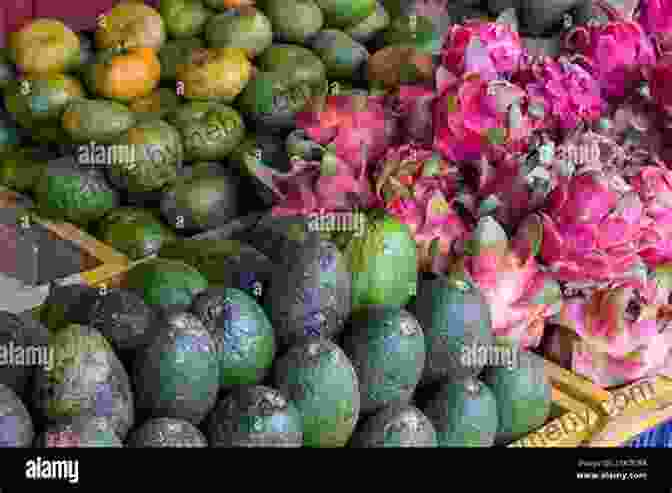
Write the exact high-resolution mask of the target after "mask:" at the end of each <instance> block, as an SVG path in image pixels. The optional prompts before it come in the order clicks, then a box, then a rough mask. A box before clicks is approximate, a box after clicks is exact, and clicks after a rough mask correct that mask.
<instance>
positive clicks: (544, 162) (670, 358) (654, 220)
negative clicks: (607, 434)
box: [274, 0, 672, 387]
mask: <svg viewBox="0 0 672 493" xmlns="http://www.w3.org/2000/svg"><path fill="white" fill-rule="evenodd" d="M601 6H602V8H603V9H604V10H605V11H606V13H607V14H608V16H609V19H608V21H607V22H604V23H597V22H591V23H589V24H587V25H583V26H575V27H574V28H573V29H570V30H568V31H567V32H565V33H564V34H563V40H562V41H563V48H564V53H563V55H562V56H560V57H558V58H556V59H552V58H549V57H534V56H531V55H530V54H529V53H528V52H526V50H525V49H524V48H523V46H522V44H521V38H520V35H519V34H518V32H517V31H516V29H515V27H514V26H512V25H510V24H506V23H502V22H489V21H485V20H478V21H468V22H466V23H465V24H462V25H454V26H451V27H450V28H449V30H448V32H447V33H446V34H445V37H444V40H443V48H442V53H441V62H440V64H439V66H438V67H436V73H435V77H434V82H433V84H432V85H431V86H430V85H423V84H417V85H403V86H401V87H399V89H398V90H396V91H395V92H394V93H388V94H386V95H383V96H375V97H373V96H371V97H366V98H365V101H362V99H361V98H359V99H358V98H348V97H327V98H326V100H322V101H321V104H320V105H319V107H311V108H310V109H306V111H304V112H303V113H302V114H301V115H300V117H299V118H298V125H299V127H300V128H301V129H303V131H304V132H305V133H306V135H308V136H309V137H310V139H312V140H313V141H314V142H316V143H317V144H319V145H322V146H324V148H326V149H327V150H328V152H327V154H325V158H323V159H322V162H310V161H300V162H294V169H293V170H292V172H291V173H288V174H284V175H278V176H276V177H274V181H275V184H276V191H277V192H278V194H279V197H280V198H281V200H280V203H279V204H278V206H277V207H276V208H275V210H276V212H278V213H282V214H305V213H310V212H316V211H344V210H352V209H354V208H361V207H364V208H373V207H383V208H385V209H387V211H388V212H389V213H391V214H393V215H394V216H396V217H397V218H398V219H400V220H401V221H402V222H404V223H405V224H407V225H408V226H409V228H410V230H411V232H412V234H413V235H414V237H415V240H416V242H417V245H418V253H419V256H418V258H419V261H420V268H421V269H422V270H430V269H432V270H439V271H441V272H446V273H450V272H456V271H458V270H459V271H466V273H467V274H469V275H470V276H471V277H472V278H473V280H474V281H476V282H477V283H478V285H479V286H480V288H481V290H482V291H483V293H484V295H485V296H486V298H487V299H488V300H489V302H490V306H491V311H492V316H493V326H494V327H493V330H494V332H495V336H496V338H497V341H498V342H500V343H507V344H518V345H520V346H521V347H523V348H538V349H542V350H543V351H544V352H545V354H546V355H547V356H549V357H552V358H554V359H556V360H559V361H561V362H562V363H563V364H564V365H566V366H567V367H568V368H569V369H571V370H572V371H574V372H575V373H578V374H580V375H583V376H586V377H588V378H590V379H591V380H593V381H594V382H595V383H596V384H598V385H601V386H603V387H612V386H617V385H622V384H624V383H629V382H632V381H634V380H637V379H639V378H642V377H645V376H650V375H655V374H668V375H669V374H672V304H671V303H672V299H671V294H672V154H670V149H668V148H666V146H665V141H666V137H667V136H668V135H669V133H670V128H672V125H670V122H671V121H672V84H670V83H669V82H668V81H669V80H672V77H671V76H672V54H669V55H668V54H667V53H668V52H669V51H671V50H672V0H649V1H647V2H646V3H642V4H641V5H640V7H639V9H638V11H637V16H636V20H633V19H626V18H625V17H624V15H623V14H622V13H620V12H617V11H615V10H614V9H611V8H609V7H608V5H606V4H601ZM668 147H669V146H668ZM325 161H329V166H328V168H329V169H330V172H329V173H325V171H324V170H325V168H326V167H327V166H325ZM436 245H438V247H439V248H438V252H439V255H430V252H434V253H435V252H436V251H437V249H436V248H433V247H435V246H436ZM568 341H569V342H570V343H571V344H568Z"/></svg>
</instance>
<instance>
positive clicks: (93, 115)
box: [62, 99, 135, 144]
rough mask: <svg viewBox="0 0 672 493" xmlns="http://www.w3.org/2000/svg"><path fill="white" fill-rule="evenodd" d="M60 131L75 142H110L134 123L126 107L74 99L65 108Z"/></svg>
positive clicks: (104, 102)
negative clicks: (62, 130) (63, 131)
mask: <svg viewBox="0 0 672 493" xmlns="http://www.w3.org/2000/svg"><path fill="white" fill-rule="evenodd" d="M62 123H63V128H64V129H65V131H66V133H67V134H68V136H69V137H70V139H72V140H73V141H75V142H80V143H89V142H91V141H93V142H97V143H100V144H108V143H112V142H113V141H114V140H115V139H117V138H118V137H119V136H120V135H121V134H122V133H124V132H125V131H126V130H128V129H129V128H131V127H132V126H133V124H134V123H135V117H134V115H133V112H132V111H131V110H129V109H128V107H127V106H125V105H123V104H121V103H118V102H115V101H108V100H106V99H77V100H74V101H72V102H71V103H70V104H68V106H67V107H66V109H65V113H63V118H62Z"/></svg>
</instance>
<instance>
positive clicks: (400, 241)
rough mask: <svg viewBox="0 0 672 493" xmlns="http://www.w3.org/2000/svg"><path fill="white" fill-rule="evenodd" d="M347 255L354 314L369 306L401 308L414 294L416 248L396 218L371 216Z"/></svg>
mask: <svg viewBox="0 0 672 493" xmlns="http://www.w3.org/2000/svg"><path fill="white" fill-rule="evenodd" d="M344 255H345V259H346V262H347V264H348V267H349V270H350V272H351V273H352V309H353V311H357V310H359V309H361V308H363V307H365V306H368V305H389V306H397V307H402V306H405V305H406V304H407V303H408V301H409V300H410V299H411V296H412V295H413V294H415V289H416V285H417V280H418V261H417V247H416V245H415V241H414V240H413V238H412V236H411V232H410V230H409V228H408V226H407V225H405V224H403V223H401V222H399V221H398V220H397V219H396V218H394V217H392V216H389V215H387V214H386V213H385V212H383V211H380V210H375V211H372V212H371V213H369V214H368V215H367V217H366V222H365V225H364V229H363V231H360V232H358V233H357V234H353V235H352V237H351V239H350V240H349V242H348V243H347V245H346V247H345V253H344ZM421 325H423V324H422V322H421ZM423 328H424V326H423Z"/></svg>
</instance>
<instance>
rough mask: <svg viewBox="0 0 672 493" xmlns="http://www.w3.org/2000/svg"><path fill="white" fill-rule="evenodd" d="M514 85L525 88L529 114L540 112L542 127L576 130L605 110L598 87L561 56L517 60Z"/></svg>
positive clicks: (590, 78)
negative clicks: (556, 57) (518, 64)
mask: <svg viewBox="0 0 672 493" xmlns="http://www.w3.org/2000/svg"><path fill="white" fill-rule="evenodd" d="M513 81H514V82H516V83H517V84H519V85H520V86H521V87H523V88H525V90H526V91H527V93H528V96H529V98H530V105H531V107H532V108H533V111H534V110H536V111H540V112H541V114H542V115H543V119H544V121H545V125H544V126H545V128H548V129H557V128H559V129H562V130H564V131H567V130H571V129H574V128H576V127H577V126H578V125H579V123H581V122H582V121H585V122H592V121H595V120H597V119H598V118H599V117H600V115H601V114H602V112H603V111H604V110H605V109H606V103H605V102H604V101H603V99H602V96H601V93H600V85H599V84H598V82H597V81H596V80H595V79H594V78H593V76H592V75H591V74H590V73H589V72H588V71H586V70H585V69H584V68H583V67H581V66H580V65H578V64H576V63H572V62H570V61H569V60H568V59H567V58H564V57H561V58H560V59H558V60H555V59H552V58H550V57H544V58H533V57H529V56H527V55H525V56H523V57H522V58H521V64H520V70H519V71H518V72H517V73H516V74H515V76H514V79H513Z"/></svg>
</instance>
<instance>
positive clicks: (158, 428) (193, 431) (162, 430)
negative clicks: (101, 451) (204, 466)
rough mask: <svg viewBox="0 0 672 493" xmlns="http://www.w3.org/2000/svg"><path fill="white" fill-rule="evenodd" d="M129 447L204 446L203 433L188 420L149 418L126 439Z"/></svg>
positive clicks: (205, 445) (205, 442)
mask: <svg viewBox="0 0 672 493" xmlns="http://www.w3.org/2000/svg"><path fill="white" fill-rule="evenodd" d="M126 446H127V447H129V448H161V447H167V448H182V447H185V448H192V447H193V448H204V447H207V446H208V442H207V440H206V439H205V436H204V435H203V433H201V432H200V430H199V429H198V428H196V427H195V426H194V425H192V424H191V423H190V422H189V421H184V420H183V419H175V418H156V419H150V420H149V421H147V422H145V423H144V424H143V425H142V426H140V427H139V428H137V429H136V430H134V431H133V432H132V433H131V434H130V435H129V437H128V440H127V441H126Z"/></svg>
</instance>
